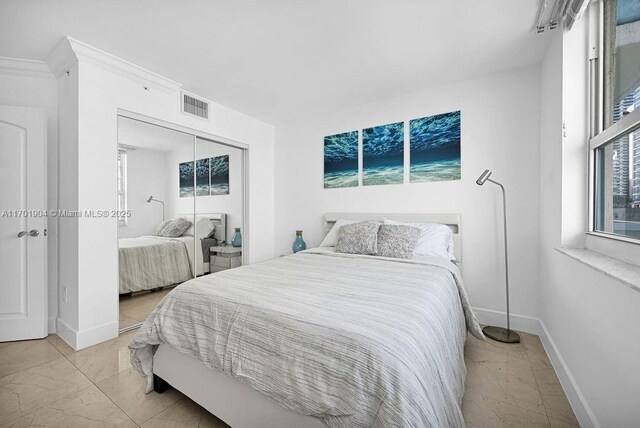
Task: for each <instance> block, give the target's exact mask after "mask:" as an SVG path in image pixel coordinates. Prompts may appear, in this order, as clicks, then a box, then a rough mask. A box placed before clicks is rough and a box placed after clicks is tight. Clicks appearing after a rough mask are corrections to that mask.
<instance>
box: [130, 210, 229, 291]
mask: <svg viewBox="0 0 640 428" xmlns="http://www.w3.org/2000/svg"><path fill="white" fill-rule="evenodd" d="M177 217H183V218H186V219H189V220H190V221H192V222H193V219H194V215H193V214H178V216H177ZM199 219H207V220H209V221H210V222H211V223H212V224H213V225H215V232H214V236H213V238H211V239H209V238H202V237H197V238H196V237H194V236H193V234H189V235H186V236H185V235H183V236H179V237H176V238H166V237H161V236H139V237H136V238H122V239H119V240H118V253H119V292H120V294H127V293H133V292H138V291H145V290H153V289H157V288H162V287H166V286H170V285H174V284H180V283H182V282H184V281H187V280H189V279H192V278H193V277H194V272H195V276H200V275H203V274H205V273H208V272H210V267H209V251H208V248H209V247H210V246H212V245H215V242H216V241H217V242H222V241H225V240H226V214H224V213H215V214H197V215H196V216H195V221H196V222H197V221H198V220H199ZM196 240H197V242H196ZM196 244H197V245H196Z"/></svg>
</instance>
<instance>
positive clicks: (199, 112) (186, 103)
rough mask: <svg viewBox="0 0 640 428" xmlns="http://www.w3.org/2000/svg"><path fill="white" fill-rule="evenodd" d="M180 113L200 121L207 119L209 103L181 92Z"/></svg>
mask: <svg viewBox="0 0 640 428" xmlns="http://www.w3.org/2000/svg"><path fill="white" fill-rule="evenodd" d="M182 112H183V113H186V114H190V115H192V116H198V117H200V118H202V119H209V101H205V100H204V99H202V98H197V97H195V96H193V95H192V94H189V93H187V92H184V91H183V92H182Z"/></svg>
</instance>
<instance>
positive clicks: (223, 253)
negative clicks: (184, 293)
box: [209, 246, 242, 272]
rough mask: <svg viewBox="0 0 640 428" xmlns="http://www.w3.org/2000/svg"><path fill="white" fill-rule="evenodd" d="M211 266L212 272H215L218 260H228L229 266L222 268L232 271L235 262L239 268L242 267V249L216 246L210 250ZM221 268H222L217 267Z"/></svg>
mask: <svg viewBox="0 0 640 428" xmlns="http://www.w3.org/2000/svg"><path fill="white" fill-rule="evenodd" d="M209 256H210V259H209V264H210V266H211V267H210V270H211V272H213V268H214V265H215V263H216V260H217V259H218V258H221V259H226V260H227V266H226V267H225V266H222V269H231V268H232V267H233V266H232V265H233V262H234V261H235V262H236V263H237V265H238V266H240V265H242V247H232V246H216V247H210V248H209ZM217 267H218V268H220V267H221V266H217Z"/></svg>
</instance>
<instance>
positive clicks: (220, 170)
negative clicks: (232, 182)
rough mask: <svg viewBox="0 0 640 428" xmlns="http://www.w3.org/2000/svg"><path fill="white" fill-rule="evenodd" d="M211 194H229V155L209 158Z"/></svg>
mask: <svg viewBox="0 0 640 428" xmlns="http://www.w3.org/2000/svg"><path fill="white" fill-rule="evenodd" d="M210 167H211V168H210V170H211V194H212V195H228V194H229V155H222V156H216V157H215V158H211V159H210Z"/></svg>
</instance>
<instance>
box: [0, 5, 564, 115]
mask: <svg viewBox="0 0 640 428" xmlns="http://www.w3.org/2000/svg"><path fill="white" fill-rule="evenodd" d="M538 7H539V1H538V0H517V1H514V0H482V1H478V0H457V1H442V0H439V1H436V0H323V1H318V0H315V1H313V0H269V1H264V0H236V1H230V0H181V1H172V0H162V1H161V0H135V1H132V0H109V1H104V0H56V1H47V0H37V1H36V0H2V2H0V55H1V56H10V57H19V58H28V59H40V60H42V59H44V58H45V57H46V56H47V54H48V53H49V52H50V51H51V49H53V47H54V46H55V45H56V44H57V43H58V42H59V41H60V40H61V39H62V38H63V37H64V36H65V35H69V36H71V37H74V38H76V39H78V40H80V41H83V42H85V43H88V44H90V45H92V46H95V47H97V48H99V49H102V50H105V51H107V52H109V53H112V54H114V55H117V56H120V57H121V58H123V59H125V60H128V61H131V62H134V63H136V64H139V65H141V66H142V67H145V68H148V69H150V70H152V71H155V72H157V73H159V74H162V75H165V76H166V77H169V78H171V79H173V80H176V81H178V82H181V83H183V84H184V87H185V89H188V90H190V91H192V92H195V93H197V94H200V95H202V96H204V97H206V98H209V99H211V100H213V101H216V102H218V103H221V104H224V105H226V106H228V107H231V108H234V109H237V110H240V111H242V112H244V113H247V114H250V115H252V116H255V117H258V118H260V119H263V120H265V121H267V122H271V123H276V124H277V123H279V122H281V121H284V120H288V119H293V118H296V117H297V116H299V115H305V114H310V113H320V112H322V111H327V110H331V109H341V108H347V107H351V106H355V105H360V104H365V103H368V102H372V101H377V100H381V99H385V98H389V97H393V96H398V95H403V94H407V93H411V92H416V91H419V90H423V89H427V88H429V87H433V86H436V85H440V84H444V83H450V82H455V81H460V80H464V79H467V78H470V77H473V76H478V75H484V74H489V73H494V72H497V71H502V70H506V69H513V68H518V67H523V66H527V65H532V64H537V63H539V62H540V61H541V60H542V57H543V54H544V52H545V50H546V45H547V42H548V36H546V35H536V34H534V32H533V25H534V21H535V19H536V16H537V11H538ZM557 31H559V30H557Z"/></svg>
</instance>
